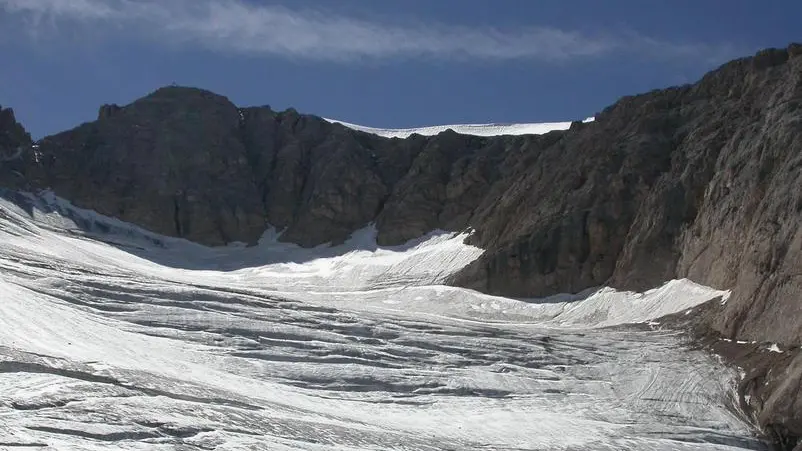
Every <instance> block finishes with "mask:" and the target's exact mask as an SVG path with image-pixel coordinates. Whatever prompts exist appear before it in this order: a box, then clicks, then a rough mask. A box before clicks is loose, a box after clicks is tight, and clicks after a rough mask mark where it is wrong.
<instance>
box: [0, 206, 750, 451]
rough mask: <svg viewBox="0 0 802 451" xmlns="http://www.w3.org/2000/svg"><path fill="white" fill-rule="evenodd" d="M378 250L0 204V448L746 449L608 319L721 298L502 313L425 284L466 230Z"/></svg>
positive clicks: (527, 307)
mask: <svg viewBox="0 0 802 451" xmlns="http://www.w3.org/2000/svg"><path fill="white" fill-rule="evenodd" d="M20 205H21V206H20ZM374 236H375V231H374V230H373V229H372V228H371V227H366V228H365V229H364V230H361V231H359V232H358V233H356V234H355V235H354V237H353V238H352V239H351V240H350V241H349V242H347V243H345V244H344V245H342V246H339V247H326V246H322V247H318V248H315V249H301V248H298V247H296V246H294V245H289V244H283V243H280V242H278V241H276V239H275V237H276V233H275V231H271V232H269V233H267V234H266V235H265V237H264V239H263V240H262V242H261V243H260V245H258V246H254V247H249V248H244V247H241V246H229V247H225V248H215V249H210V248H206V247H203V246H199V245H196V244H192V243H189V242H186V241H183V240H178V239H172V238H166V237H161V236H157V235H153V234H151V233H148V232H146V231H144V230H141V229H138V228H136V227H133V226H130V225H128V224H125V223H123V222H120V221H116V220H112V219H108V218H103V217H101V216H99V215H96V214H93V213H91V212H87V211H83V210H78V209H74V208H72V207H71V206H70V205H69V204H68V203H66V202H64V201H61V200H60V199H58V198H56V197H54V196H52V195H46V196H44V197H42V198H37V197H33V196H19V195H17V196H15V202H14V203H12V202H9V201H4V200H3V201H0V448H3V447H9V448H11V449H17V447H20V449H24V448H22V447H23V446H30V447H33V448H36V447H44V446H50V447H51V449H97V450H101V449H141V450H152V449H156V450H158V449H165V450H167V449H181V450H206V449H217V450H229V449H230V450H233V449H269V450H431V451H434V450H627V449H630V450H644V449H650V450H733V449H764V448H763V447H762V445H761V444H760V443H759V442H758V441H757V440H755V439H754V438H752V434H751V431H750V428H749V427H748V426H747V424H746V423H745V422H744V421H743V420H742V415H740V414H739V413H738V412H737V411H736V410H733V408H732V406H733V405H734V402H735V400H734V386H735V382H736V377H737V373H736V372H735V371H733V370H730V369H727V368H725V367H722V366H721V364H720V363H718V362H717V360H716V359H715V358H713V357H711V356H709V355H707V354H705V353H704V352H701V351H696V350H690V349H688V348H686V347H685V346H683V345H682V341H681V337H680V335H678V334H677V333H675V332H671V331H667V330H659V327H652V328H649V327H643V326H639V327H630V326H626V324H628V323H644V322H649V321H652V320H654V319H656V318H657V317H660V316H662V315H665V314H668V313H674V312H680V311H684V310H686V309H688V308H690V307H692V306H694V305H698V304H700V303H702V302H705V301H708V300H710V299H713V298H716V297H718V296H722V295H724V294H726V293H725V292H720V291H715V290H712V289H710V288H706V287H703V286H700V285H696V284H694V283H692V282H690V281H687V280H676V281H671V282H669V283H667V284H665V285H663V286H661V287H657V288H655V289H654V290H650V291H648V292H645V293H639V294H635V293H624V292H618V291H615V290H612V289H609V288H602V289H599V290H589V291H587V292H585V293H582V294H579V295H564V296H558V297H552V298H549V299H540V300H527V301H523V300H513V299H507V298H501V297H496V296H489V295H484V294H481V293H478V292H474V291H469V290H465V289H460V288H453V287H449V286H445V285H443V283H444V281H445V279H446V278H447V277H448V276H449V275H450V274H453V273H454V272H455V271H457V270H459V269H460V268H461V267H464V266H465V265H466V264H468V263H470V262H471V261H473V260H475V259H476V258H478V257H479V256H480V255H481V253H482V250H481V249H477V248H475V247H472V246H469V245H466V244H463V240H464V238H465V235H460V234H448V233H444V232H432V233H431V234H430V235H428V236H426V237H424V238H422V239H420V240H417V241H415V242H412V243H409V244H408V245H405V246H398V247H391V248H380V247H377V246H376V245H375V240H374V239H373V238H374ZM610 326H612V327H610ZM652 329H654V330H652Z"/></svg>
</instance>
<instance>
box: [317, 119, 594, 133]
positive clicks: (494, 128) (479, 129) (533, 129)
mask: <svg viewBox="0 0 802 451" xmlns="http://www.w3.org/2000/svg"><path fill="white" fill-rule="evenodd" d="M594 119H595V118H593V117H589V118H587V119H585V120H584V121H582V122H593V120H594ZM326 120H327V121H329V122H333V123H336V124H342V125H344V126H346V127H348V128H352V129H354V130H359V131H362V132H366V133H373V134H374V135H379V136H384V137H385V138H407V137H409V136H410V135H412V134H416V133H417V134H419V135H423V136H432V135H436V134H438V133H442V132H444V131H446V130H449V129H451V130H454V131H455V132H457V133H461V134H463V135H476V136H499V135H542V134H544V133H548V132H550V131H554V130H568V128H569V127H570V126H571V122H570V121H569V122H541V123H531V124H454V125H434V126H429V127H417V128H374V127H366V126H364V125H356V124H351V123H349V122H343V121H339V120H336V119H326Z"/></svg>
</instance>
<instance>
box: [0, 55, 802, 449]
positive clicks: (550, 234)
mask: <svg viewBox="0 0 802 451" xmlns="http://www.w3.org/2000/svg"><path fill="white" fill-rule="evenodd" d="M7 111H8V110H2V112H0V150H1V151H2V152H4V153H3V155H11V156H14V155H12V154H10V153H9V151H10V150H13V149H23V152H22V153H21V155H17V156H16V158H15V159H14V161H11V162H6V163H3V166H2V167H0V184H2V185H4V186H7V187H12V188H24V189H41V188H50V189H52V190H53V191H55V193H56V194H58V195H60V196H62V197H65V198H67V199H70V200H72V201H73V202H74V203H75V204H77V205H79V206H81V207H86V208H91V209H94V210H96V211H98V212H100V213H103V214H107V215H111V216H116V217H119V218H121V219H123V220H126V221H130V222H133V223H136V224H139V225H141V226H144V227H146V228H149V229H152V230H154V231H156V232H159V233H163V234H168V235H174V236H180V237H185V238H188V239H190V240H194V241H198V242H201V243H205V244H210V245H217V244H223V243H226V242H230V241H244V242H248V243H253V242H254V241H256V240H257V239H258V237H259V236H260V234H261V233H262V232H263V231H264V230H265V228H266V227H267V226H268V225H272V226H275V227H277V228H279V229H283V230H284V233H283V235H282V239H283V240H286V241H291V242H296V243H299V244H301V245H304V246H314V245H318V244H321V243H326V242H335V243H336V242H339V241H342V240H344V239H346V238H347V237H348V236H349V234H350V233H351V232H353V231H354V230H356V229H358V228H360V227H363V226H365V225H367V224H369V223H375V225H376V227H377V229H378V231H379V235H378V240H379V244H383V245H386V244H399V243H402V242H405V241H407V240H409V239H412V238H416V237H419V236H421V235H423V234H424V233H426V232H428V231H431V230H433V229H447V230H460V229H465V228H468V227H472V228H474V229H476V233H475V234H474V235H473V236H472V237H471V240H472V241H473V243H475V244H476V245H478V246H480V247H482V248H484V249H486V250H487V251H486V253H485V254H484V255H483V256H482V258H480V259H479V260H477V261H476V262H474V263H473V264H472V265H470V266H469V267H467V268H466V269H465V270H464V271H462V272H461V273H460V274H458V275H457V276H456V277H455V278H454V280H453V281H452V282H453V283H455V284H459V285H462V286H467V287H471V288H475V289H478V290H481V291H485V292H491V293H497V294H504V295H511V296H543V295H549V294H553V293H557V292H577V291H580V290H583V289H585V288H588V287H591V286H595V285H602V284H608V285H612V286H616V287H619V288H626V289H642V288H648V287H653V286H656V285H659V284H660V283H662V282H663V281H665V280H668V279H672V278H677V277H688V278H690V279H692V280H695V281H697V282H700V283H704V284H707V285H711V286H714V287H717V288H724V289H732V290H733V295H732V297H731V298H730V299H729V301H728V302H727V303H726V305H723V306H720V307H719V308H717V309H710V310H709V311H708V312H707V313H706V314H705V315H706V320H705V322H704V324H705V327H706V328H707V330H708V331H709V333H710V334H714V335H721V336H725V337H730V338H738V339H744V340H750V341H751V340H754V341H759V342H777V343H782V344H783V345H784V346H787V347H793V346H796V347H798V346H799V345H800V344H802V301H801V300H800V299H802V277H800V269H799V268H802V228H800V226H799V225H800V224H802V46H800V45H791V46H790V47H788V48H787V49H774V50H766V51H763V52H760V53H758V54H757V55H755V56H754V57H751V58H744V59H740V60H736V61H733V62H730V63H728V64H725V65H724V66H722V67H721V68H719V69H717V70H716V71H713V72H711V73H709V74H707V75H706V76H705V77H703V78H702V79H701V80H700V81H699V82H697V83H695V84H693V85H686V86H681V87H676V88H670V89H665V90H658V91H653V92H649V93H646V94H643V95H638V96H632V97H626V98H623V99H621V100H620V101H619V102H617V103H616V104H614V105H612V106H610V107H608V108H607V109H605V110H604V111H603V112H601V113H600V114H598V115H597V116H596V120H595V122H592V123H588V124H583V123H574V124H573V125H572V127H571V128H570V129H569V130H567V131H565V132H551V133H548V134H546V135H542V136H499V137H489V138H483V137H475V136H464V135H458V134H456V133H454V132H450V131H447V132H444V133H441V134H440V135H437V136H433V137H423V136H418V135H413V136H411V137H410V138H407V139H388V138H381V137H378V136H374V135H370V134H365V133H362V132H358V131H354V130H351V129H347V128H345V127H344V126H341V125H338V124H330V123H328V122H326V121H324V120H323V119H320V118H318V117H315V116H309V115H302V114H298V113H297V112H296V111H294V110H287V111H284V112H275V111H272V110H271V109H270V108H268V107H252V108H238V107H236V106H235V105H233V104H232V103H231V102H229V101H228V100H227V99H226V98H224V97H221V96H218V95H215V94H212V93H210V92H207V91H202V90H198V89H193V88H182V87H168V88H162V89H159V90H157V91H155V92H154V93H152V94H150V95H148V96H147V97H144V98H143V99H140V100H138V101H136V102H134V103H132V104H130V105H126V106H122V107H119V106H116V105H105V106H103V107H101V109H100V110H99V113H98V120H97V121H95V122H92V123H87V124H83V125H81V126H79V127H77V128H76V129H73V130H70V131H67V132H64V133H60V134H58V135H54V136H51V137H48V138H45V139H43V140H42V141H40V142H39V143H37V145H38V147H36V146H31V145H30V139H29V138H28V137H27V135H26V134H25V133H24V130H22V129H21V127H19V126H18V124H16V122H15V121H14V119H13V115H10V113H7ZM789 359H790V357H789ZM789 359H786V360H788V362H787V364H784V365H785V366H782V367H781V366H779V365H780V364H776V365H774V366H769V367H771V368H774V369H776V370H777V371H782V372H785V373H783V374H785V376H787V377H785V378H784V379H782V380H783V381H792V382H787V383H786V382H783V383H779V382H777V383H773V385H770V387H773V388H772V389H771V390H767V389H765V388H761V389H760V390H757V389H755V390H753V393H752V394H753V395H754V396H752V398H751V400H752V401H751V403H752V404H753V405H752V406H751V407H752V408H754V409H756V411H759V412H761V413H759V414H758V415H756V419H757V421H758V422H759V423H760V424H761V425H762V426H763V427H765V428H767V429H771V430H772V431H775V432H777V431H780V432H777V433H778V434H780V435H782V437H784V438H783V440H786V441H787V443H796V440H797V439H798V437H800V436H802V421H801V420H800V418H801V417H802V409H800V405H802V395H801V394H800V392H799V383H798V381H799V380H800V375H802V364H800V363H799V359H798V358H797V359H796V360H793V361H791V360H789ZM747 363H748V362H747ZM769 367H767V368H769ZM776 374H778V373H777V372H775V375H776ZM775 377H777V376H775ZM793 381H796V382H795V383H794V382H793Z"/></svg>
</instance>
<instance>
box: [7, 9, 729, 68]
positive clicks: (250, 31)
mask: <svg viewBox="0 0 802 451" xmlns="http://www.w3.org/2000/svg"><path fill="white" fill-rule="evenodd" d="M0 8H1V9H2V10H5V11H6V13H9V14H10V15H11V16H20V17H21V18H25V19H29V26H30V32H31V33H32V34H36V35H37V36H40V35H41V34H42V30H40V28H41V27H42V24H47V30H46V31H47V32H49V33H53V32H55V33H58V32H59V31H60V30H62V29H63V27H65V26H73V27H74V26H80V27H84V28H86V29H87V30H89V29H91V31H92V32H93V33H94V32H98V30H101V31H102V30H105V29H108V31H109V32H114V33H116V34H117V35H119V34H121V33H122V34H124V35H127V34H130V35H131V36H135V37H140V38H155V39H159V40H161V42H168V43H173V44H180V45H184V46H195V47H198V46H199V47H203V48H207V49H212V50H216V51H221V52H228V53H232V52H233V53H239V54H247V55H257V56H258V55H272V56H282V57H291V58H298V59H308V60H323V61H352V60H360V59H371V60H380V59H393V58H437V59H467V60H470V59H478V60H540V61H571V60H577V59H588V58H598V57H602V56H606V55H611V54H626V53H629V54H635V55H638V56H640V57H646V58H666V57H668V58H698V59H706V60H711V59H720V58H722V56H723V55H731V54H733V53H734V52H733V51H734V49H732V48H731V47H729V46H721V45H699V44H689V43H673V42H667V41H660V40H657V39H653V38H649V37H645V36H641V35H638V34H634V33H628V34H619V35H615V34H599V35H590V34H587V33H582V32H578V31H572V30H561V29H558V28H553V27H530V28H521V29H497V28H491V27H484V28H482V27H479V28H477V27H466V26H460V25H451V24H445V23H439V22H428V23H425V24H397V23H382V22H374V21H367V20H363V19H357V18H351V17H346V16H342V15H336V14H330V13H327V12H325V11H316V10H309V9H306V10H291V9H288V8H284V7H280V6H270V5H255V4H251V3H246V2H245V1H243V0H217V1H215V0H160V1H156V0H105V1H104V0H0Z"/></svg>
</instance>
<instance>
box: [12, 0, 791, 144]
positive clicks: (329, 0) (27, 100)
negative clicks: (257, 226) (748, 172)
mask: <svg viewBox="0 0 802 451" xmlns="http://www.w3.org/2000/svg"><path fill="white" fill-rule="evenodd" d="M800 24H802V2H800V1H798V0H772V1H770V2H759V1H752V0H708V1H703V0H665V1H664V0H648V1H647V0H607V1H601V0H575V1H572V0H341V1H340V0H319V1H314V0H292V1H289V0H287V1H270V0H158V1H157V0H0V105H3V106H11V107H13V108H14V109H15V111H16V113H17V117H18V118H19V119H20V120H21V121H22V122H23V123H24V125H25V126H26V127H27V128H28V130H29V131H31V133H32V134H33V135H34V137H41V136H43V135H46V134H49V133H54V132H57V131H61V130H64V129H67V128H71V127H73V126H75V125H77V124H79V123H81V122H84V121H88V120H93V119H94V118H95V116H96V114H97V109H98V107H99V105H101V104H103V103H119V104H125V103H128V102H131V101H132V100H134V99H136V98H138V97H141V96H143V95H145V94H147V93H148V92H150V91H153V90H154V89H156V88H158V87H160V86H164V85H167V84H170V83H178V84H180V85H190V86H197V87H202V88H206V89H210V90H212V91H215V92H218V93H220V94H223V95H226V96H228V97H229V98H230V99H231V100H232V101H234V102H235V103H237V104H238V105H241V106H247V105H266V104H267V105H271V106H272V107H273V108H274V109H284V108H287V107H290V106H292V107H295V108H297V109H298V110H300V111H302V112H308V113H314V114H319V115H323V116H327V117H331V118H336V119H340V120H345V121H348V122H353V123H358V124H362V125H369V126H375V127H412V126H419V125H436V124H448V123H473V122H549V121H563V120H574V119H583V118H585V117H587V116H589V115H592V114H593V113H595V112H597V111H599V110H601V109H602V108H604V107H605V106H607V105H609V104H611V103H613V102H614V101H615V100H616V99H617V98H619V97H621V96H622V95H627V94H634V93H639V92H643V91H646V90H649V89H653V88H660V87H666V86H670V85H676V84H681V83H687V82H692V81H694V80H696V79H698V78H699V77H700V76H701V75H702V74H704V73H705V72H706V71H708V70H710V69H712V68H715V67H717V66H718V65H720V64H721V63H723V62H726V61H728V60H730V59H732V58H735V57H739V56H745V55H749V54H751V53H754V52H755V51H756V50H758V49H760V48H764V47H783V46H785V45H787V44H788V43H789V42H792V41H795V40H796V41H800V40H802V35H800V34H801V33H800V27H799V26H800Z"/></svg>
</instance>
